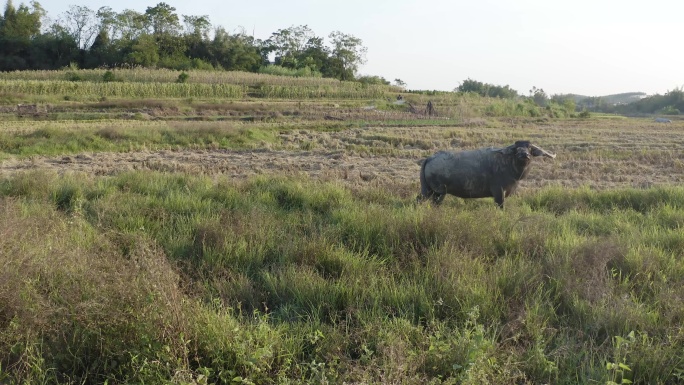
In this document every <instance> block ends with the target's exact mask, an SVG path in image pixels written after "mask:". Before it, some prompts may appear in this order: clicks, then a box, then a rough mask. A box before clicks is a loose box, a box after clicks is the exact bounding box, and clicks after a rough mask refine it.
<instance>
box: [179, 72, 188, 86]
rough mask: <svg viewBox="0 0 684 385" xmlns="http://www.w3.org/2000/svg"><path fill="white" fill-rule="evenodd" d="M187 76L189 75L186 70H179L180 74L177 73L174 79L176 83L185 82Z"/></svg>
mask: <svg viewBox="0 0 684 385" xmlns="http://www.w3.org/2000/svg"><path fill="white" fill-rule="evenodd" d="M189 78H190V75H188V74H187V73H186V72H181V73H180V75H178V79H176V83H185V82H187V81H188V79H189Z"/></svg>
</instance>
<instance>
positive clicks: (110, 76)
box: [102, 71, 117, 83]
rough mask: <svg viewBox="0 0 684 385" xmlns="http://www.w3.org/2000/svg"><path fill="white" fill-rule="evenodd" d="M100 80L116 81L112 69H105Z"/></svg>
mask: <svg viewBox="0 0 684 385" xmlns="http://www.w3.org/2000/svg"><path fill="white" fill-rule="evenodd" d="M102 81H103V82H105V83H107V82H115V81H117V79H116V76H114V72H112V71H107V72H105V73H104V74H103V75H102Z"/></svg>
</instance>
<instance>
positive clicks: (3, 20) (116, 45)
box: [0, 0, 367, 80]
mask: <svg viewBox="0 0 684 385" xmlns="http://www.w3.org/2000/svg"><path fill="white" fill-rule="evenodd" d="M46 20H48V21H47V22H46ZM366 51H367V49H366V48H365V47H364V46H363V42H362V40H361V39H359V38H357V37H355V36H353V35H350V34H346V33H343V32H340V31H334V32H332V33H330V34H329V35H328V39H327V40H326V39H324V38H323V37H320V36H317V35H316V34H315V33H314V32H313V31H312V30H311V29H310V28H309V27H308V26H306V25H302V26H292V27H289V28H284V29H279V30H278V31H276V32H273V33H272V34H271V36H270V37H269V38H268V39H266V40H261V39H256V38H255V37H254V36H250V35H249V34H247V33H246V32H245V31H244V30H242V31H239V32H234V33H230V32H228V31H227V30H226V29H225V28H224V27H221V26H218V27H213V26H212V24H211V21H210V19H209V16H207V15H202V16H193V15H181V16H179V15H178V14H177V13H176V8H174V7H172V6H170V5H169V4H167V3H163V2H162V3H158V4H157V5H156V6H154V7H147V9H146V10H145V12H144V13H140V12H137V11H135V10H131V9H126V10H124V11H122V12H115V11H114V10H112V8H111V7H108V6H105V7H101V8H99V9H98V10H93V9H90V8H88V7H86V6H78V5H72V6H71V7H69V9H68V11H66V12H65V13H64V14H62V15H60V16H59V17H58V18H57V19H56V20H54V21H49V19H48V17H47V12H46V11H45V9H44V8H43V7H42V6H41V5H40V3H38V2H37V1H31V2H30V4H29V5H26V4H23V3H22V4H20V5H19V7H15V6H14V5H13V3H12V0H8V1H7V3H6V6H5V10H4V12H3V14H2V15H0V71H14V70H50V69H59V68H63V67H65V66H69V65H72V66H73V65H77V66H78V67H79V68H99V67H108V68H115V67H134V66H143V67H157V68H170V69H178V70H188V69H221V70H239V71H249V72H258V71H260V70H262V69H263V68H265V66H268V65H269V64H275V65H277V66H279V67H281V68H285V69H288V70H291V71H292V72H293V73H297V74H303V75H312V76H323V77H330V78H336V79H340V80H354V79H355V74H356V71H357V69H358V67H359V65H361V64H363V63H364V62H365V55H366Z"/></svg>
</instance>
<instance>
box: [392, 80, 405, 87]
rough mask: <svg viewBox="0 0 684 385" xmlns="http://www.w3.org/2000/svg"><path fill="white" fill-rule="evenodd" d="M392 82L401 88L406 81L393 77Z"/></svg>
mask: <svg viewBox="0 0 684 385" xmlns="http://www.w3.org/2000/svg"><path fill="white" fill-rule="evenodd" d="M394 84H395V85H396V86H398V87H401V88H404V87H406V83H405V82H404V81H403V80H401V79H394Z"/></svg>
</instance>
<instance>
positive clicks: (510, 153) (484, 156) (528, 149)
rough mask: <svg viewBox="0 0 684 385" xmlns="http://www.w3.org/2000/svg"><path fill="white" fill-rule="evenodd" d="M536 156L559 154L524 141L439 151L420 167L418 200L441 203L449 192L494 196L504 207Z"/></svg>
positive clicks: (456, 194) (463, 194)
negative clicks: (473, 148) (508, 144)
mask: <svg viewBox="0 0 684 385" xmlns="http://www.w3.org/2000/svg"><path fill="white" fill-rule="evenodd" d="M536 156H545V157H548V158H552V159H553V158H555V157H556V155H554V154H551V153H549V152H547V151H545V150H544V149H542V148H540V147H538V146H535V145H534V144H531V143H530V142H529V141H522V140H521V141H517V142H515V143H514V144H512V145H510V146H508V147H504V148H481V149H477V150H470V151H461V152H450V151H440V152H438V153H436V154H435V155H433V156H431V157H429V158H427V159H425V161H424V162H423V165H422V166H421V169H420V190H421V191H420V193H421V194H420V195H419V196H418V200H419V201H424V200H426V199H432V201H433V202H434V203H436V204H439V203H441V202H442V200H444V197H445V196H446V194H451V195H454V196H457V197H461V198H487V197H493V198H494V201H495V202H496V203H497V204H498V205H499V207H501V208H503V204H504V198H505V197H508V196H509V195H511V194H513V192H515V189H516V188H517V187H518V181H520V180H522V179H524V178H525V177H526V176H527V174H528V172H529V171H530V163H531V161H532V157H536Z"/></svg>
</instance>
